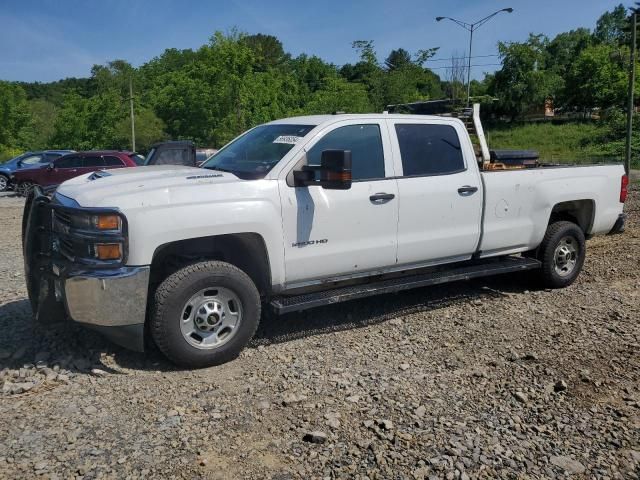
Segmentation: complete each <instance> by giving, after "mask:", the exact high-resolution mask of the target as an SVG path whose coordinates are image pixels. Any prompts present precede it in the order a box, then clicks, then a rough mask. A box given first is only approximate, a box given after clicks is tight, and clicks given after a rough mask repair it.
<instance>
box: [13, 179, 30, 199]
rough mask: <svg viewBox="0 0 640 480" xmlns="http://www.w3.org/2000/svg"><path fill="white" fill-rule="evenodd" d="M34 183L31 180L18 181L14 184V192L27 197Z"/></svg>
mask: <svg viewBox="0 0 640 480" xmlns="http://www.w3.org/2000/svg"><path fill="white" fill-rule="evenodd" d="M33 186H34V184H33V183H32V182H29V181H26V182H20V183H19V184H18V185H17V186H16V193H17V194H18V195H19V196H21V197H28V196H29V193H30V192H31V190H33Z"/></svg>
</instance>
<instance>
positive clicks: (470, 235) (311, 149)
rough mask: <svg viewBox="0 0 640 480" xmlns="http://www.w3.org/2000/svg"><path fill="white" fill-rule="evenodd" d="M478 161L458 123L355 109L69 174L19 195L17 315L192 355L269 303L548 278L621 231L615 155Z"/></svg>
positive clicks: (229, 345)
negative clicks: (588, 162) (507, 277)
mask: <svg viewBox="0 0 640 480" xmlns="http://www.w3.org/2000/svg"><path fill="white" fill-rule="evenodd" d="M487 167H488V164H486V163H483V162H482V158H481V159H480V161H478V158H477V157H476V153H475V151H474V146H473V144H472V142H471V139H470V136H469V134H468V133H467V130H466V128H465V125H464V124H463V122H461V121H460V120H458V119H455V118H446V117H436V116H411V115H395V114H367V115H323V116H307V117H298V118H288V119H284V120H278V121H274V122H271V123H267V124H265V125H260V126H257V127H255V128H253V129H251V130H249V131H248V132H246V133H244V134H243V135H241V136H240V137H238V138H236V139H235V140H233V141H232V142H230V143H229V144H228V145H226V146H225V147H224V148H222V149H221V150H220V151H219V152H218V153H217V154H216V155H215V156H213V157H212V158H211V159H210V160H209V161H208V162H207V163H206V164H205V165H204V168H191V167H176V166H158V167H140V168H128V169H120V170H110V171H108V172H107V171H104V172H96V173H93V174H90V175H83V176H80V177H77V178H74V179H72V180H69V181H67V182H65V183H63V184H62V185H60V186H59V187H58V189H57V191H56V192H55V194H54V195H53V197H52V198H51V199H50V198H48V197H46V196H44V195H42V194H41V192H39V191H38V190H36V191H35V192H34V193H33V194H32V195H31V196H30V197H29V199H28V200H27V204H26V205H25V215H24V221H23V244H24V255H25V269H26V277H27V284H28V290H29V296H30V299H31V302H32V306H33V310H34V313H35V316H36V318H37V319H38V320H41V321H52V320H55V319H56V318H58V317H70V318H71V319H72V320H74V321H76V322H79V323H82V324H85V325H87V326H91V327H93V328H95V329H98V330H99V331H101V332H103V333H104V334H106V335H107V336H108V337H110V338H111V339H112V340H113V341H115V342H117V343H119V344H122V345H124V346H127V347H129V348H133V349H137V350H143V349H144V346H145V342H151V341H153V342H155V344H156V345H157V346H158V347H159V349H160V350H161V351H162V352H163V353H164V354H165V355H166V356H167V357H168V358H169V359H170V360H172V361H173V362H175V363H177V364H180V365H183V366H188V367H202V366H209V365H215V364H220V363H222V362H226V361H229V360H230V359H232V358H234V357H235V356H237V355H238V353H239V352H240V351H241V350H242V349H243V348H244V347H245V346H246V345H247V343H248V342H249V340H250V339H251V337H252V335H253V334H254V332H255V330H256V328H257V326H258V322H259V319H260V316H261V310H262V309H263V308H264V307H267V306H268V307H270V308H272V309H274V310H275V311H276V312H279V313H285V312H291V311H297V310H302V309H305V308H310V307H314V306H318V305H323V304H328V303H334V302H339V301H344V300H350V299H355V298H361V297H365V296H369V295H374V294H377V293H387V292H397V291H400V290H403V289H408V288H414V287H421V286H425V285H431V284H436V283H444V282H447V281H455V280H462V279H469V278H474V277H479V276H485V275H494V274H498V273H507V272H515V271H522V270H531V271H532V272H531V273H532V275H533V274H535V275H536V277H538V278H539V279H541V281H542V282H543V283H544V284H545V285H546V286H548V287H564V286H567V285H569V284H571V283H572V282H573V281H574V280H575V279H576V277H577V275H578V273H579V272H580V269H581V268H582V265H583V262H584V260H585V238H588V237H590V236H592V235H596V234H607V233H611V232H613V231H621V230H622V229H623V223H624V215H623V213H622V212H623V204H624V200H625V197H626V176H625V175H624V171H623V168H622V166H618V165H609V166H606V165H604V166H582V167H566V166H543V165H538V166H536V167H534V168H505V169H502V170H496V169H488V168H487Z"/></svg>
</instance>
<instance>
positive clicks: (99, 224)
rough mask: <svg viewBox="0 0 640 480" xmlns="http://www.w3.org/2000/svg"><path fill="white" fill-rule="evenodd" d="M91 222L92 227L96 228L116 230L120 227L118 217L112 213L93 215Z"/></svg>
mask: <svg viewBox="0 0 640 480" xmlns="http://www.w3.org/2000/svg"><path fill="white" fill-rule="evenodd" d="M92 222H93V225H94V228H97V229H98V230H117V231H120V230H121V229H122V223H121V221H120V217H119V216H118V215H114V214H102V215H93V217H92Z"/></svg>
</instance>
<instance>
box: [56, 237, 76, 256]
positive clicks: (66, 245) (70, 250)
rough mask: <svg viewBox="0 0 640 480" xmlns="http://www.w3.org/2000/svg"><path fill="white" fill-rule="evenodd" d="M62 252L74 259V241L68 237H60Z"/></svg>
mask: <svg viewBox="0 0 640 480" xmlns="http://www.w3.org/2000/svg"><path fill="white" fill-rule="evenodd" d="M59 242H60V243H59V245H60V253H62V254H63V255H64V256H65V257H67V258H68V259H69V260H72V259H73V258H74V257H75V255H74V254H75V251H74V250H75V249H74V246H73V242H72V241H71V240H70V239H68V238H60V239H59Z"/></svg>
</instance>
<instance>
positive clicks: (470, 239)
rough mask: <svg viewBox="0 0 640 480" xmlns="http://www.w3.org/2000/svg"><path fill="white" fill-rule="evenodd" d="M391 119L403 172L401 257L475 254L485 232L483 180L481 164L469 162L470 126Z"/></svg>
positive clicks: (430, 259) (419, 259) (431, 260)
mask: <svg viewBox="0 0 640 480" xmlns="http://www.w3.org/2000/svg"><path fill="white" fill-rule="evenodd" d="M389 123H390V131H391V138H392V146H393V151H394V161H395V168H396V170H397V171H399V172H401V173H400V176H399V177H398V193H399V197H400V202H399V214H398V263H399V264H400V265H403V264H408V265H411V264H426V265H428V264H437V263H446V262H453V261H458V260H466V259H469V258H470V257H471V255H472V254H473V253H474V252H475V250H476V248H477V245H478V241H479V238H480V224H481V220H482V185H481V180H480V174H479V172H478V168H477V167H476V165H474V164H469V162H474V161H475V153H474V151H473V146H472V145H471V142H470V141H469V137H468V134H467V132H466V131H465V130H464V126H463V125H462V124H458V122H456V123H453V124H452V123H450V122H449V123H448V122H446V121H444V120H443V121H441V122H440V121H438V120H430V121H429V123H426V122H424V121H423V122H420V121H415V120H408V119H407V120H389ZM461 139H462V141H461ZM467 159H470V160H469V162H467Z"/></svg>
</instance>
